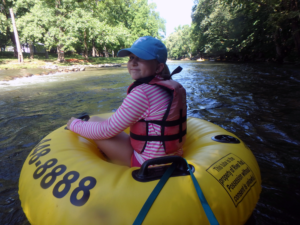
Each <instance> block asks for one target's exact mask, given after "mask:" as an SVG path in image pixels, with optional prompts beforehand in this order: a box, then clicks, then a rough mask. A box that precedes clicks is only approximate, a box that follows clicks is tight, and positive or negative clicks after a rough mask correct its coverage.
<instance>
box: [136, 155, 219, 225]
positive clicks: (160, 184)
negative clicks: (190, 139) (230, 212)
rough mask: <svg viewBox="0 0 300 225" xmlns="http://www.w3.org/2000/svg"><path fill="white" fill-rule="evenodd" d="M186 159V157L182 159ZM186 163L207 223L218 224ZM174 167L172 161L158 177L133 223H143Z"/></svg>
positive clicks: (138, 224)
mask: <svg viewBox="0 0 300 225" xmlns="http://www.w3.org/2000/svg"><path fill="white" fill-rule="evenodd" d="M184 160H185V161H186V159H184ZM186 164H187V166H188V169H189V172H190V175H191V177H192V181H193V183H194V186H195V189H196V192H197V195H198V197H199V199H200V202H201V204H202V207H203V210H204V212H205V214H206V216H207V219H208V221H209V223H210V224H211V225H219V222H218V220H217V219H216V217H215V215H214V213H213V211H212V210H211V208H210V206H209V204H208V203H207V201H206V199H205V197H204V195H203V192H202V190H201V188H200V186H199V184H198V182H197V180H196V178H195V176H194V174H193V172H192V170H191V168H190V166H189V164H188V162H187V161H186ZM175 167H176V163H173V164H172V165H171V166H170V167H169V168H168V169H167V170H166V172H165V173H164V175H163V176H162V178H161V179H160V181H159V182H158V183H157V185H156V186H155V188H154V190H153V191H152V193H151V194H150V196H149V197H148V199H147V201H146V202H145V204H144V205H143V207H142V209H141V211H140V212H139V214H138V216H137V217H136V219H135V221H134V223H133V225H140V224H142V223H143V221H144V219H145V217H146V215H147V213H148V212H149V210H150V208H151V206H152V204H153V202H154V201H155V199H156V197H157V196H158V194H159V192H160V191H161V189H162V188H163V187H164V185H165V183H166V182H167V181H168V179H169V177H170V176H171V175H172V173H173V171H174V170H175Z"/></svg>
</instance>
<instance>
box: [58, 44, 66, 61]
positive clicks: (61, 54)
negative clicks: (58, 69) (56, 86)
mask: <svg viewBox="0 0 300 225" xmlns="http://www.w3.org/2000/svg"><path fill="white" fill-rule="evenodd" d="M63 47H64V45H63V44H60V45H57V61H59V62H63V61H65V53H64V51H63V50H62V48H63Z"/></svg>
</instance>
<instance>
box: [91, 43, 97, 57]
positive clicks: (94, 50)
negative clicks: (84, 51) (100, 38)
mask: <svg viewBox="0 0 300 225" xmlns="http://www.w3.org/2000/svg"><path fill="white" fill-rule="evenodd" d="M92 45H93V47H92V56H93V57H96V56H97V49H96V47H95V41H94V39H93V40H92Z"/></svg>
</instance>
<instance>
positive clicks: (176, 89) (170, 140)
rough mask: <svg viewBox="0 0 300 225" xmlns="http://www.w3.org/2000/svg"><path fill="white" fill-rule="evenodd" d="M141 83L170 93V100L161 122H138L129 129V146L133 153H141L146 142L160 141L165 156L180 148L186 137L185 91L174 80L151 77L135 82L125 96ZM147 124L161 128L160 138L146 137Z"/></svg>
mask: <svg viewBox="0 0 300 225" xmlns="http://www.w3.org/2000/svg"><path fill="white" fill-rule="evenodd" d="M143 83H147V84H150V85H157V86H159V87H161V88H163V89H164V90H166V91H167V92H168V93H170V95H171V100H170V103H169V105H168V108H167V110H166V113H165V114H164V116H163V119H162V120H160V121H158V120H151V121H150V120H147V121H145V120H140V121H138V122H137V123H135V124H133V125H132V126H131V127H130V142H131V145H132V147H133V149H134V150H135V151H137V152H138V153H142V152H143V151H144V149H145V147H146V145H147V141H162V142H163V145H164V149H165V152H166V154H170V153H173V152H175V151H177V150H178V149H180V148H181V147H182V145H183V143H184V141H185V137H186V113H187V108H186V91H185V89H184V87H182V85H181V84H179V83H178V82H176V81H174V80H160V79H158V78H156V77H153V76H152V77H147V78H142V79H139V80H137V81H135V82H134V83H133V84H131V85H130V86H129V88H128V90H127V94H129V93H130V91H131V90H132V89H133V88H134V87H136V86H138V85H140V84H143ZM149 123H154V124H158V125H160V126H161V135H160V136H149V135H148V124H149Z"/></svg>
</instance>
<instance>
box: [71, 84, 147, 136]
mask: <svg viewBox="0 0 300 225" xmlns="http://www.w3.org/2000/svg"><path fill="white" fill-rule="evenodd" d="M148 108H149V101H148V98H147V96H146V94H145V93H144V91H143V90H142V89H140V88H134V89H133V90H132V91H131V92H130V94H128V95H127V97H126V98H125V99H124V101H123V103H122V105H121V106H120V107H119V108H118V110H117V111H116V112H115V113H114V114H113V115H112V116H111V117H110V118H108V119H107V120H106V121H103V122H86V121H82V120H79V119H73V118H71V120H70V126H69V127H70V130H71V131H74V132H75V133H77V134H80V135H81V136H83V137H86V138H90V139H93V140H100V139H108V138H111V137H114V136H116V135H117V134H118V133H121V132H122V131H124V130H125V129H126V128H127V127H129V126H130V125H131V124H133V123H135V122H136V121H138V120H140V119H142V118H146V117H147V116H148V114H149V112H148ZM72 119H73V120H72Z"/></svg>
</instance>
